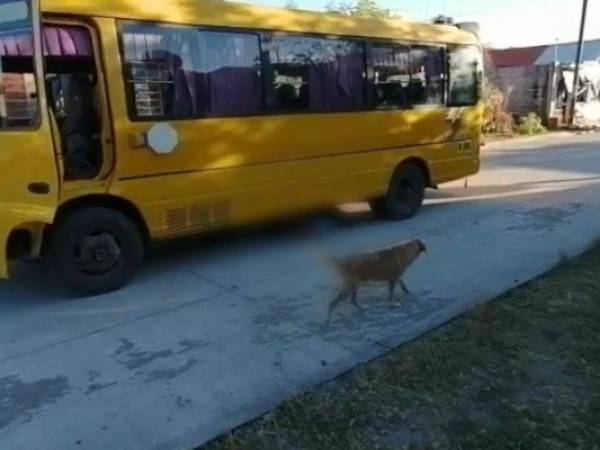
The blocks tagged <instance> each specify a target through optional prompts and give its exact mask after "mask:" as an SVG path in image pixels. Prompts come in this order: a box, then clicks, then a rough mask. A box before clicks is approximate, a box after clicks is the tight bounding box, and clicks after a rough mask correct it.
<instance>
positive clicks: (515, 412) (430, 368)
mask: <svg viewBox="0 0 600 450" xmlns="http://www.w3.org/2000/svg"><path fill="white" fill-rule="evenodd" d="M436 448H452V449H461V450H467V449H482V448H485V449H492V450H493V449H543V450H552V449H564V448H572V449H577V448H579V449H592V448H600V247H598V248H596V249H595V250H592V251H590V252H589V253H587V254H586V255H584V256H582V257H581V258H579V259H577V260H574V261H571V262H567V263H565V264H562V265H561V266H560V267H558V268H556V269H555V270H554V271H552V272H551V273H550V274H548V275H547V276H545V277H543V278H541V279H538V280H536V281H533V282H531V283H529V284H528V285H526V286H523V287H521V288H518V289H515V290H513V291H511V292H509V293H507V294H505V295H503V296H502V297H500V298H498V299H496V300H495V301H493V302H491V303H489V304H487V305H484V306H481V307H480V308H478V309H476V310H474V311H472V312H471V313H469V314H467V315H465V316H463V317H461V318H459V319H457V320H455V321H453V322H451V323H449V324H448V325H446V326H444V327H442V328H440V329H438V330H436V331H434V332H432V333H430V334H428V335H426V336H424V337H423V338H421V339H419V340H417V341H414V342H412V343H409V344H407V345H404V346H401V347H399V348H397V349H396V350H394V351H392V352H390V353H389V354H387V355H385V356H383V357H381V358H379V359H377V360H375V361H373V362H370V363H368V364H366V365H364V366H361V367H359V368H356V369H355V370H353V371H351V372H350V373H348V374H347V375H345V376H344V377H342V378H340V379H338V380H336V381H334V382H331V383H328V384H327V385H326V386H323V387H321V388H319V389H318V390H316V391H313V392H310V393H307V394H304V395H302V396H299V397H297V398H295V399H292V400H290V401H287V402H285V403H283V404H282V405H281V406H279V407H278V408H277V409H275V410H274V411H272V412H270V413H268V414H266V415H265V416H263V417H262V418H260V419H257V420H256V421H254V422H252V423H250V424H248V425H245V426H243V427H240V428H239V429H236V430H234V431H233V432H231V433H230V434H228V435H226V436H223V437H221V438H219V439H217V440H215V441H213V442H211V443H209V444H206V445H205V446H204V447H202V449H203V450H238V449H239V450H242V449H243V450H252V449H282V450H296V449H332V450H335V449H339V450H342V449H343V450H353V449H436Z"/></svg>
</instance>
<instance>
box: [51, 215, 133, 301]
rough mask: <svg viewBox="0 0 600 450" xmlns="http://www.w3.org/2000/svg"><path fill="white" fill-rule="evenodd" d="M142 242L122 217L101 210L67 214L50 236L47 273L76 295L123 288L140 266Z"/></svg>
mask: <svg viewBox="0 0 600 450" xmlns="http://www.w3.org/2000/svg"><path fill="white" fill-rule="evenodd" d="M143 258H144V242H143V239H142V236H141V234H140V232H139V230H138V228H137V226H136V225H135V224H134V223H133V222H132V221H131V220H130V219H129V218H128V217H127V216H125V215H124V214H121V213H120V212H118V211H115V210H112V209H109V208H102V207H93V208H83V209H80V210H76V211H74V212H72V213H69V214H68V215H67V216H66V217H64V218H62V219H61V220H59V221H58V223H57V224H56V225H55V228H54V229H53V231H52V234H51V235H50V242H49V246H48V253H47V255H46V261H47V263H48V267H49V269H50V271H51V272H52V273H53V274H54V275H55V277H56V278H58V279H59V281H61V282H62V283H64V284H66V285H67V286H68V287H70V288H71V289H73V290H74V291H75V292H77V293H81V294H87V295H95V294H101V293H105V292H110V291H114V290H116V289H119V288H121V287H122V286H124V285H125V284H126V283H127V282H128V281H129V280H130V279H131V278H132V276H133V275H134V273H135V272H136V271H137V269H138V268H139V267H140V265H141V264H142V261H143Z"/></svg>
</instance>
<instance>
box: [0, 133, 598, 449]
mask: <svg viewBox="0 0 600 450" xmlns="http://www.w3.org/2000/svg"><path fill="white" fill-rule="evenodd" d="M599 143H600V139H598V138H597V137H590V136H587V137H579V138H573V139H570V140H568V141H567V142H561V144H560V145H557V146H553V147H552V148H543V147H540V146H541V145H545V143H542V144H540V143H534V144H531V143H530V144H527V145H525V146H524V147H523V148H520V149H515V150H511V151H510V152H508V151H507V152H503V151H498V152H490V153H489V154H487V155H486V159H485V161H484V170H483V171H482V173H481V174H480V175H478V176H476V177H473V178H471V180H470V186H471V187H470V188H469V189H467V190H465V189H464V188H463V187H462V183H455V184H453V185H449V186H445V187H444V188H443V189H442V190H440V191H439V192H432V193H431V195H430V197H429V200H428V202H427V203H428V204H427V206H426V207H425V208H424V210H423V212H422V214H421V215H420V216H419V217H417V218H416V219H414V220H412V221H409V222H405V223H390V222H384V221H379V220H376V219H373V218H372V217H371V216H370V214H369V213H368V211H366V209H365V207H364V205H358V206H357V205H353V206H352V207H349V208H346V211H350V212H346V213H345V214H344V215H343V217H341V218H338V219H323V220H319V221H317V220H315V223H314V224H312V225H311V226H308V230H307V227H306V226H305V227H300V229H298V228H299V227H290V228H289V229H278V230H275V231H277V233H273V232H269V233H255V234H252V235H250V234H246V235H243V236H241V237H235V238H234V237H233V236H231V235H229V236H224V237H220V238H218V239H217V240H214V239H213V240H212V241H210V242H209V241H207V240H197V241H186V242H184V243H180V244H176V245H175V246H174V247H173V248H171V249H166V250H165V249H162V250H160V251H159V252H158V253H157V255H156V256H155V257H154V258H153V259H152V260H151V261H149V263H148V264H147V265H146V268H145V270H144V272H143V273H142V275H141V277H139V278H138V279H137V281H136V282H135V283H134V284H133V285H132V286H130V287H128V288H126V289H124V290H122V291H119V292H117V293H114V294H110V295H106V296H101V297H95V298H88V299H78V300H75V299H68V298H64V296H63V295H62V294H61V292H60V291H57V290H55V288H53V287H52V286H51V285H49V284H48V282H47V281H46V278H45V276H44V274H43V273H42V271H41V269H40V267H39V266H37V265H24V266H22V267H20V268H19V271H18V274H17V276H16V277H15V279H14V280H12V281H10V282H5V283H1V284H0V448H1V449H10V450H21V449H23V450H25V449H27V450H30V449H32V448H33V449H36V448H44V449H57V450H58V449H60V450H66V449H82V448H84V449H103V450H105V449H107V448H110V449H112V448H123V449H149V448H150V449H162V448H164V449H190V448H193V447H195V446H197V445H199V444H201V443H202V442H204V441H206V440H209V439H211V438H213V437H215V436H216V435H218V434H220V433H221V432H224V431H227V430H228V429H230V428H232V427H234V426H236V425H239V424H241V423H243V422H245V421H247V420H249V419H251V418H253V417H256V416H257V415H258V414H260V413H262V412H265V411H266V410H267V409H269V408H271V407H273V406H275V405H276V404H278V403H279V402H281V401H282V400H284V399H286V398H289V397H291V396H293V395H295V394H296V393H298V392H300V391H301V390H303V389H306V388H309V387H311V386H314V385H315V384H318V383H320V382H323V381H325V380H327V379H330V378H332V377H335V376H336V375H339V374H340V373H342V372H344V371H346V370H348V369H350V368H352V367H353V366H355V365H356V364H359V363H361V362H364V361H367V360H369V359H371V358H374V357H376V356H378V355H380V354H382V353H384V352H386V351H387V350H388V349H390V348H392V347H394V346H396V345H398V344H399V343H402V342H405V341H407V340H409V339H412V338H414V337H416V336H418V335H420V334H422V333H424V332H426V331H428V330H430V329H432V328H434V327H436V326H438V325H440V324H442V323H444V322H446V321H447V320H449V319H450V318H452V317H454V316H456V315H457V314H460V313H462V312H464V311H465V310H468V309H469V308H472V307H473V306H474V305H475V304H477V303H479V302H483V301H486V300H489V299H490V298H493V297H495V296H496V295H498V294H500V293H502V292H504V291H505V290H507V289H510V288H512V287H514V286H516V285H518V284H520V283H523V282H525V281H527V280H529V279H531V278H533V277H535V276H538V275H540V274H541V273H543V272H544V271H546V270H548V269H549V268H551V267H552V266H553V265H554V264H556V263H557V262H558V261H559V259H560V258H561V255H565V256H573V255H576V254H579V253H580V252H582V251H583V250H584V249H585V248H587V247H588V246H589V245H590V244H591V243H592V242H593V241H595V240H596V239H598V238H599V237H600V226H599V225H600V195H599V188H600V186H599V182H600V148H599ZM307 231H310V232H307ZM414 237H418V238H421V239H422V240H424V241H425V242H426V244H427V246H428V250H429V252H428V254H427V255H426V256H425V257H423V258H422V259H420V260H418V262H417V263H416V264H415V266H414V267H413V268H412V269H411V271H410V272H409V274H408V276H407V277H406V282H407V284H408V285H409V287H411V288H412V290H413V293H412V294H410V295H408V296H406V297H405V299H404V300H405V301H404V303H403V305H402V306H401V307H398V308H389V307H388V306H386V305H385V302H384V300H385V294H386V287H385V286H374V287H370V288H365V289H363V290H361V292H360V293H359V296H360V300H361V302H362V303H363V304H365V305H366V306H368V307H369V309H368V311H367V312H365V313H361V312H359V311H356V310H355V309H353V307H352V306H350V305H347V306H344V307H342V308H340V310H339V311H338V312H337V314H336V316H335V317H334V321H333V323H332V325H331V327H326V326H325V319H326V309H327V302H328V301H329V300H330V299H331V298H332V296H333V295H334V294H335V292H336V289H337V287H338V284H337V280H336V279H335V277H334V276H333V274H332V273H331V272H330V271H329V270H328V269H327V268H326V267H324V266H323V265H322V264H321V263H320V262H319V261H318V258H316V257H315V253H316V252H315V250H317V251H318V252H327V253H331V254H344V253H351V252H356V251H361V250H367V249H372V248H375V247H379V246H382V245H385V244H388V243H393V242H397V241H400V240H403V239H407V238H414ZM192 244H195V245H197V247H196V248H192V247H191V245H192ZM182 247H187V248H182Z"/></svg>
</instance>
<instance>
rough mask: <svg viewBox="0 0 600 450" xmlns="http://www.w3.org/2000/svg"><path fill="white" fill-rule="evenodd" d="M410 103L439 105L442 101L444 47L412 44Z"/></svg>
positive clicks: (444, 71) (444, 67) (415, 104)
mask: <svg viewBox="0 0 600 450" xmlns="http://www.w3.org/2000/svg"><path fill="white" fill-rule="evenodd" d="M410 65H411V76H410V103H411V105H414V106H419V105H441V104H443V103H444V101H445V99H444V91H445V82H444V81H445V74H446V63H445V59H444V49H443V48H441V47H433V46H424V45H419V46H413V47H411V49H410Z"/></svg>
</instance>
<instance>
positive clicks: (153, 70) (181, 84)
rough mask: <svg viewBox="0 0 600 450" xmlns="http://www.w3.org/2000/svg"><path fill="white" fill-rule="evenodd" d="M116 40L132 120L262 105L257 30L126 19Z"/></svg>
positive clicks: (232, 112)
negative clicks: (236, 30) (171, 24)
mask: <svg viewBox="0 0 600 450" xmlns="http://www.w3.org/2000/svg"><path fill="white" fill-rule="evenodd" d="M121 40H122V47H123V59H124V61H125V77H126V81H127V92H128V98H129V111H130V115H131V116H132V118H134V119H144V118H166V119H177V118H181V119H185V118H193V117H206V116H209V117H222V116H237V115H240V116H241V115H252V114H257V113H260V112H262V111H263V109H264V108H263V92H262V81H261V77H260V44H259V37H258V35H257V34H253V33H238V32H224V31H209V30H203V29H196V28H191V27H168V26H157V25H146V24H130V23H125V24H123V25H122V27H121Z"/></svg>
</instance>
